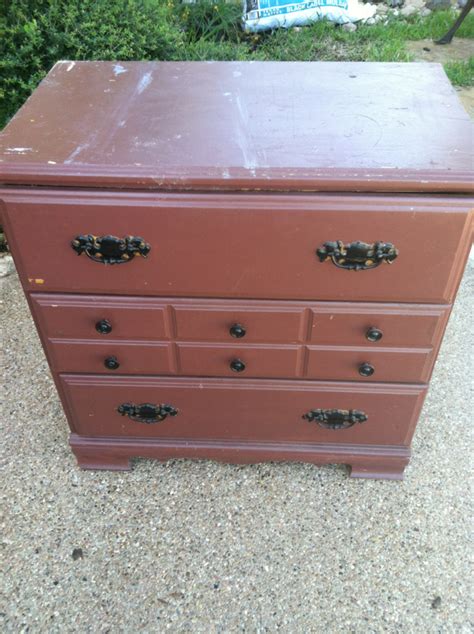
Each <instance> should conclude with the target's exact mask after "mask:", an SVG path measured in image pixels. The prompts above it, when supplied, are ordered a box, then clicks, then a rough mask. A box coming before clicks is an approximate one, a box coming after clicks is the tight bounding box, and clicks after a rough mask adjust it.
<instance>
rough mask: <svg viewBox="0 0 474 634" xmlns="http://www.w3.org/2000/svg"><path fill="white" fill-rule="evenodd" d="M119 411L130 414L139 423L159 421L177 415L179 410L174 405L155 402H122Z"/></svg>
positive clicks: (123, 414)
mask: <svg viewBox="0 0 474 634" xmlns="http://www.w3.org/2000/svg"><path fill="white" fill-rule="evenodd" d="M117 412H118V413H119V414H121V415H122V416H128V417H129V418H131V419H132V420H136V421H137V422H138V423H147V424H151V423H159V422H160V421H162V420H165V418H166V417H167V416H177V415H178V410H177V409H176V408H175V407H173V406H172V405H154V404H153V403H140V404H139V405H135V403H122V404H121V405H119V406H118V407H117Z"/></svg>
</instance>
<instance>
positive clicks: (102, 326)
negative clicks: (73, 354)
mask: <svg viewBox="0 0 474 634" xmlns="http://www.w3.org/2000/svg"><path fill="white" fill-rule="evenodd" d="M31 301H32V310H33V314H34V315H35V317H36V319H37V321H38V322H39V324H40V326H41V331H42V332H43V333H44V334H45V335H46V336H47V337H53V338H59V337H64V338H66V339H68V338H71V339H73V338H74V339H97V340H100V341H102V342H104V343H105V342H106V340H108V339H117V338H118V339H120V338H124V339H142V340H144V339H147V340H148V339H166V338H167V332H166V328H165V310H166V306H165V305H163V302H160V301H157V300H156V299H153V298H147V297H127V296H123V295H119V296H104V295H72V294H71V295H53V294H47V293H45V294H42V293H32V294H31Z"/></svg>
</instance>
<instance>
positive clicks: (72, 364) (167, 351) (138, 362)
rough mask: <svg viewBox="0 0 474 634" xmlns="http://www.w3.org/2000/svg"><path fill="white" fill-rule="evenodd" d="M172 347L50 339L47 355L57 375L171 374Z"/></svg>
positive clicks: (147, 342)
mask: <svg viewBox="0 0 474 634" xmlns="http://www.w3.org/2000/svg"><path fill="white" fill-rule="evenodd" d="M172 345H173V344H169V343H157V342H155V341H143V342H139V341H130V342H123V341H120V342H119V341H107V342H104V343H103V342H101V341H84V340H80V339H50V340H49V341H48V356H49V359H50V362H51V365H52V366H53V368H54V369H55V370H56V371H57V372H94V373H96V372H97V373H100V374H102V373H103V374H112V373H115V374H152V373H153V374H172V373H174V371H175V370H174V365H173V350H172ZM117 364H118V365H117Z"/></svg>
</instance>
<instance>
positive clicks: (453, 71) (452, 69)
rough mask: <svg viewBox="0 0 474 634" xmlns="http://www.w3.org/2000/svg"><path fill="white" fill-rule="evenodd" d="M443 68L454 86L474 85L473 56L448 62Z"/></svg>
mask: <svg viewBox="0 0 474 634" xmlns="http://www.w3.org/2000/svg"><path fill="white" fill-rule="evenodd" d="M444 70H445V71H446V74H447V76H448V77H449V79H450V80H451V83H452V84H454V85H455V86H474V57H470V58H469V59H468V60H467V61H465V62H448V63H447V64H445V67H444Z"/></svg>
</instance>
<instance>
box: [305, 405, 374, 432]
mask: <svg viewBox="0 0 474 634" xmlns="http://www.w3.org/2000/svg"><path fill="white" fill-rule="evenodd" d="M302 418H304V419H305V420H307V421H309V422H313V421H314V422H316V423H318V425H319V426H320V427H324V428H325V429H348V428H349V427H352V425H355V424H356V423H364V422H365V421H366V420H367V419H368V418H369V417H368V416H367V414H366V413H365V412H360V411H359V410H357V409H312V410H310V411H309V412H306V414H303V416H302Z"/></svg>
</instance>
